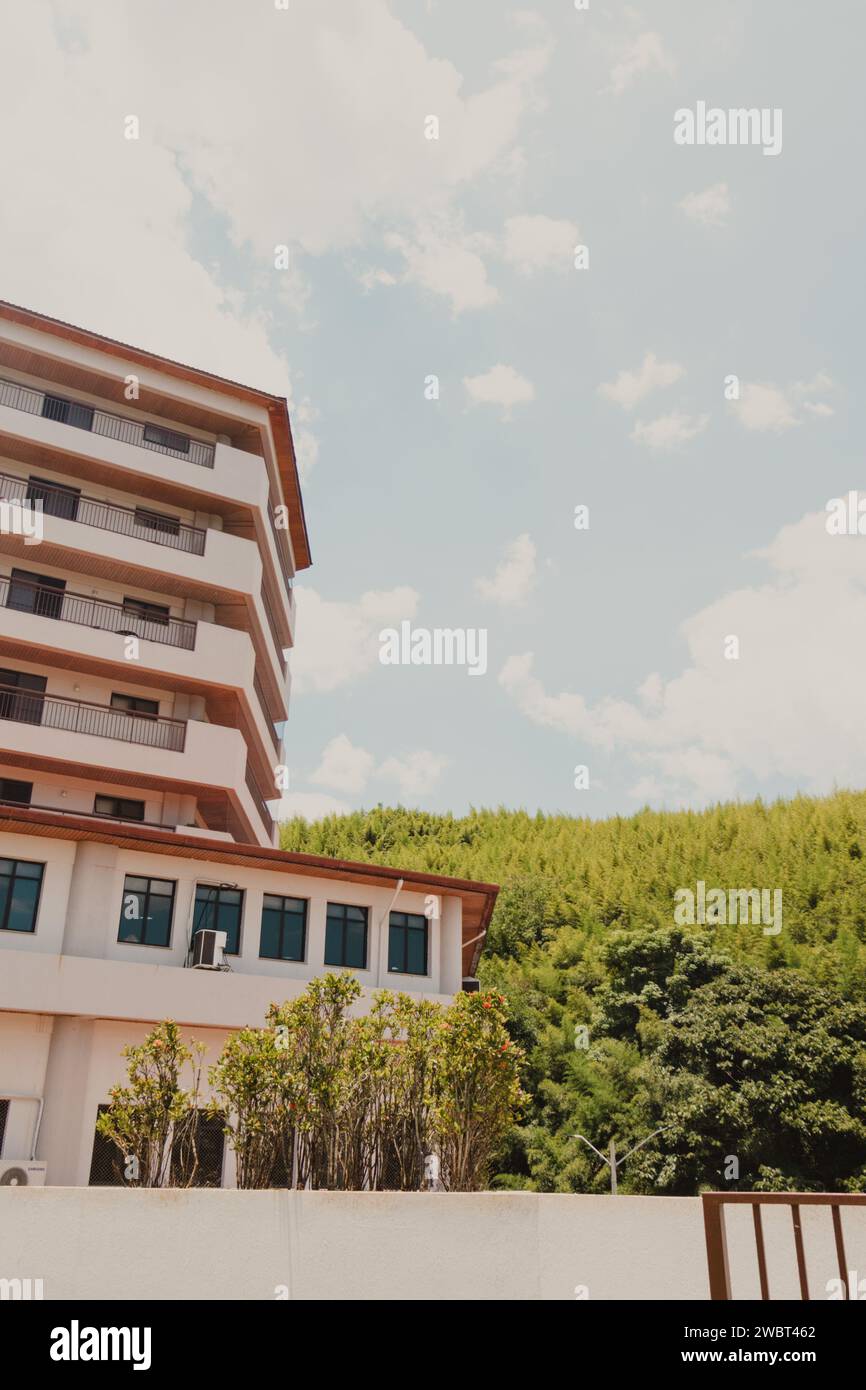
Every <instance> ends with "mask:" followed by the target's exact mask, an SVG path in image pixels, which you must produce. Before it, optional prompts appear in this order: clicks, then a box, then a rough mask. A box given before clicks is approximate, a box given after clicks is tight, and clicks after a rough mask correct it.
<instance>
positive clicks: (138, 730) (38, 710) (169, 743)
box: [0, 685, 186, 753]
mask: <svg viewBox="0 0 866 1390" xmlns="http://www.w3.org/2000/svg"><path fill="white" fill-rule="evenodd" d="M0 719H11V720H13V721H14V722H15V723H17V724H38V725H39V726H40V727H41V728H43V729H62V730H64V731H65V732H67V733H71V734H92V735H93V736H94V737H96V738H114V739H119V740H120V742H122V743H139V744H143V745H144V746H145V747H147V748H164V749H168V750H169V751H170V752H173V753H182V752H183V749H184V744H185V742H186V724H185V723H184V722H183V721H182V720H180V719H164V718H163V717H162V715H157V714H132V713H130V712H129V711H128V710H122V709H113V708H112V707H111V706H110V705H94V704H91V703H90V702H89V701H88V700H70V699H67V698H66V696H65V695H45V694H43V693H42V692H41V691H37V690H21V689H19V687H18V686H12V685H0Z"/></svg>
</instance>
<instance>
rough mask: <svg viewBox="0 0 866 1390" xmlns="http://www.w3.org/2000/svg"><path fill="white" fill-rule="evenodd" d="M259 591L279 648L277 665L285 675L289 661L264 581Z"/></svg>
mask: <svg viewBox="0 0 866 1390" xmlns="http://www.w3.org/2000/svg"><path fill="white" fill-rule="evenodd" d="M259 592H260V594H261V599H262V607H263V608H264V610H265V617H266V618H267V620H268V627H269V628H270V630H271V636H272V637H273V639H274V646H275V647H276V649H277V665H278V666H279V668H280V670H281V671H282V673H283V675H284V676H285V675H286V674H287V672H288V669H289V668H288V663H287V661H286V658H285V657H284V656H283V644H282V641H281V639H280V633H279V628H278V627H277V620H276V617H275V616H274V610H273V608H272V607H271V601H270V599H269V598H268V593H267V590H266V588H265V585H264V581H262V586H261V589H260V591H259Z"/></svg>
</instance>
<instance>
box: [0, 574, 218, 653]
mask: <svg viewBox="0 0 866 1390" xmlns="http://www.w3.org/2000/svg"><path fill="white" fill-rule="evenodd" d="M0 607H4V608H14V609H17V610H18V611H19V612H24V613H33V614H34V615H35V616H36V617H38V618H56V619H58V620H59V621H60V622H63V623H77V624H78V625H79V626H80V627H92V628H99V629H100V630H101V631H104V632H116V633H117V634H118V635H119V636H122V637H140V638H142V639H143V640H144V641H146V642H161V643H162V644H163V645H164V646H168V647H183V648H184V649H185V650H186V651H193V650H194V648H195V631H196V625H195V623H192V622H188V621H187V619H185V618H168V617H167V618H163V617H161V616H153V615H150V614H147V615H146V614H144V613H141V612H136V610H135V609H134V608H132V607H125V606H124V604H122V603H109V602H108V601H107V600H105V599H98V598H90V597H88V596H87V595H85V594H76V593H74V592H73V591H72V590H70V589H55V588H54V587H53V586H48V585H44V584H31V583H30V582H29V581H26V580H23V579H9V578H6V577H5V576H0Z"/></svg>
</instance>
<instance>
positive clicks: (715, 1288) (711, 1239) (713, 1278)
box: [703, 1194, 731, 1302]
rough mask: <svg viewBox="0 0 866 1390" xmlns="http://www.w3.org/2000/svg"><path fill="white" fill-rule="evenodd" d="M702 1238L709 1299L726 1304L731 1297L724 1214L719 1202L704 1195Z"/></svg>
mask: <svg viewBox="0 0 866 1390" xmlns="http://www.w3.org/2000/svg"><path fill="white" fill-rule="evenodd" d="M703 1207H704V1237H705V1239H706V1243H707V1273H708V1275H709V1280H710V1298H711V1299H713V1300H714V1301H716V1302H726V1301H727V1300H728V1299H729V1298H730V1296H731V1276H730V1271H729V1268H728V1245H727V1240H726V1238H725V1213H724V1211H723V1210H722V1204H721V1202H720V1201H714V1202H713V1201H710V1200H708V1196H707V1195H706V1194H705V1195H704V1198H703Z"/></svg>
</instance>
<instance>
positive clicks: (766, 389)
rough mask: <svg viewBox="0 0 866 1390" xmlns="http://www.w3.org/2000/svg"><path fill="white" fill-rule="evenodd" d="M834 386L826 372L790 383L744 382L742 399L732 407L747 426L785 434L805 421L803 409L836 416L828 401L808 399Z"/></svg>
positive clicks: (810, 412) (815, 413) (741, 391)
mask: <svg viewBox="0 0 866 1390" xmlns="http://www.w3.org/2000/svg"><path fill="white" fill-rule="evenodd" d="M834 385H835V383H834V382H833V380H832V378H831V377H829V376H828V375H827V373H826V372H818V374H817V375H816V376H815V377H813V379H812V380H811V381H794V382H791V383H790V384H789V385H788V386H776V385H774V383H772V382H761V381H753V382H742V383H741V385H740V399H739V400H738V401H732V402H731V407H732V409H733V412H734V414H735V415H736V416H737V419H738V420H739V422H740V424H741V425H743V427H744V428H745V429H747V430H770V431H772V432H773V433H775V434H781V433H783V432H784V431H785V430H790V429H795V428H796V427H797V426H798V425H801V424H802V423H803V416H802V414H801V411H803V410H805V411H808V413H809V414H810V415H814V416H818V417H821V416H827V415H832V414H833V408H832V406H830V405H828V404H827V403H826V401H814V400H808V399H806V398H807V397H809V396H818V395H821V394H825V393H826V392H828V391H832V390H833V389H834Z"/></svg>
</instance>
